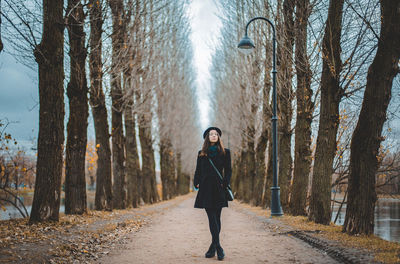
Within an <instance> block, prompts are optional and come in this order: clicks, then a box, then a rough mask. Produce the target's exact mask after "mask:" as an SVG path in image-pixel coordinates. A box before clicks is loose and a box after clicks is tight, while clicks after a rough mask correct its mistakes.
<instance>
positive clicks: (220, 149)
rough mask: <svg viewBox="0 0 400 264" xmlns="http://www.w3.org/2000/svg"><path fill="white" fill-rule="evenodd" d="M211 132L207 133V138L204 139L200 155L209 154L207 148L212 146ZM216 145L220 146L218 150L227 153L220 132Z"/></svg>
mask: <svg viewBox="0 0 400 264" xmlns="http://www.w3.org/2000/svg"><path fill="white" fill-rule="evenodd" d="M209 133H210V132H208V133H207V135H206V138H205V139H204V143H203V147H202V148H201V152H200V155H199V156H207V150H208V148H209V147H210V146H211V142H210V137H209ZM217 134H218V133H217ZM216 145H217V148H218V152H219V153H222V154H223V155H225V148H224V144H222V140H221V137H220V136H219V134H218V141H217V143H216Z"/></svg>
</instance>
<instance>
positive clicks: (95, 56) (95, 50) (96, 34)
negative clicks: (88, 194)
mask: <svg viewBox="0 0 400 264" xmlns="http://www.w3.org/2000/svg"><path fill="white" fill-rule="evenodd" d="M90 4H91V8H90V10H89V12H90V54H89V69H90V105H91V107H92V114H93V121H94V130H95V134H96V153H97V170H96V195H95V208H96V210H112V180H111V149H110V132H109V128H108V117H107V108H106V101H105V96H104V92H103V87H102V79H103V71H102V61H101V53H102V40H101V34H102V25H103V19H102V8H103V6H102V5H101V2H99V1H96V0H90Z"/></svg>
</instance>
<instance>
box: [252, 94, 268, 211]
mask: <svg viewBox="0 0 400 264" xmlns="http://www.w3.org/2000/svg"><path fill="white" fill-rule="evenodd" d="M264 98H265V97H264ZM263 126H266V127H267V128H268V127H270V126H268V125H267V124H265V123H263ZM267 143H268V129H263V132H262V134H261V136H260V139H259V142H258V144H257V147H256V158H255V159H256V177H255V179H254V201H253V204H254V205H255V206H259V205H261V204H262V195H263V190H264V180H265V175H266V169H265V168H266V164H265V151H266V148H267Z"/></svg>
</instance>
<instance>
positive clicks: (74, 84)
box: [65, 0, 89, 214]
mask: <svg viewBox="0 0 400 264" xmlns="http://www.w3.org/2000/svg"><path fill="white" fill-rule="evenodd" d="M66 13H67V14H66V19H67V29H68V36H69V45H70V50H69V56H70V60H71V61H70V81H69V83H68V86H67V95H68V99H69V120H68V125H67V145H66V158H65V213H66V214H83V213H84V212H86V180H85V155H86V144H87V122H88V121H87V119H88V115H89V112H88V108H89V106H88V98H87V93H88V88H87V81H86V69H85V66H86V65H85V63H86V55H87V50H86V47H85V36H86V34H85V32H84V28H83V26H84V20H85V14H84V11H83V4H82V2H81V1H80V0H69V1H68V5H67V11H66Z"/></svg>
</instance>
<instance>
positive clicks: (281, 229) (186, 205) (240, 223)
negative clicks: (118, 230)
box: [96, 193, 372, 264]
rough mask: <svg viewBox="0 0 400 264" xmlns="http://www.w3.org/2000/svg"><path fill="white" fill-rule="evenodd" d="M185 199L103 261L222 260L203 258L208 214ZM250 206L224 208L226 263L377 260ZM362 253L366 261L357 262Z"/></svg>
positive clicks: (326, 263) (188, 197)
mask: <svg viewBox="0 0 400 264" xmlns="http://www.w3.org/2000/svg"><path fill="white" fill-rule="evenodd" d="M185 197H186V198H185V199H183V200H182V201H180V202H179V203H177V204H176V205H175V206H173V207H171V208H168V209H167V210H162V211H160V212H159V213H157V214H154V215H153V216H152V217H151V219H150V221H149V223H148V224H147V225H146V226H144V227H142V228H141V229H139V230H138V231H137V232H134V233H131V234H129V235H128V237H127V242H126V244H125V245H124V246H123V247H121V248H119V249H117V250H114V251H112V252H110V254H109V255H107V256H104V257H103V258H101V259H100V260H99V261H98V262H100V263H104V264H107V263H163V264H167V263H212V262H213V261H218V260H217V258H216V256H215V257H214V258H212V259H207V258H205V257H204V254H205V252H206V251H207V249H208V246H209V244H210V242H211V235H210V232H209V227H208V219H207V215H206V212H205V211H204V209H196V208H193V204H194V199H195V193H191V194H188V195H185ZM248 207H249V206H247V205H245V204H241V203H240V202H237V201H233V202H229V207H228V208H223V209H222V213H221V226H222V228H221V234H220V241H221V246H222V247H223V248H224V252H225V259H224V260H223V261H225V262H227V263H241V264H242V263H324V264H329V263H372V257H371V256H368V254H364V253H365V252H357V251H354V250H353V251H352V252H347V253H346V254H347V255H348V256H347V257H346V256H340V253H341V252H343V249H341V248H335V247H334V248H332V246H330V245H329V244H327V243H326V241H320V240H318V241H316V240H315V239H314V238H312V237H311V236H309V235H307V234H305V233H304V234H302V233H296V232H295V230H292V229H291V228H290V227H288V226H285V225H284V224H282V223H281V222H280V221H279V220H277V219H271V218H270V217H267V216H266V215H259V214H257V213H254V212H253V211H252V210H249V209H248ZM301 235H304V236H305V238H304V237H303V238H301V237H300V236H301ZM307 239H308V240H310V241H307ZM313 239H314V240H313ZM313 243H314V244H313ZM318 244H321V245H318ZM359 254H362V256H363V257H362V258H358V255H359ZM96 263H97V262H96Z"/></svg>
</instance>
